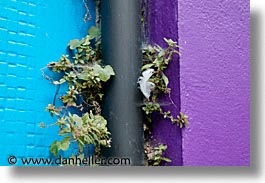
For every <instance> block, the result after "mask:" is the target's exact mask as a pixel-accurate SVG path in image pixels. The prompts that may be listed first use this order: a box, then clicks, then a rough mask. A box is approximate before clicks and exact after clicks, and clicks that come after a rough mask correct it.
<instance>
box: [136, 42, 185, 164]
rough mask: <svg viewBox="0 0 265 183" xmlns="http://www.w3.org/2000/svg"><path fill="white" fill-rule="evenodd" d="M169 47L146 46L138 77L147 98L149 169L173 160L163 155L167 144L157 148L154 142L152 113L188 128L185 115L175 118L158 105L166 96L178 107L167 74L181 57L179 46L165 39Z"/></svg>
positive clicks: (146, 120) (146, 124)
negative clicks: (140, 72)
mask: <svg viewBox="0 0 265 183" xmlns="http://www.w3.org/2000/svg"><path fill="white" fill-rule="evenodd" d="M164 40H165V42H166V43H167V45H168V47H167V48H166V49H163V48H161V47H160V46H159V45H155V46H151V45H148V46H144V47H143V49H142V53H143V66H142V69H141V70H142V76H140V77H139V81H138V83H139V86H140V90H141V92H142V93H143V95H144V101H143V106H142V110H143V111H144V113H145V118H146V119H145V123H144V132H145V154H146V164H147V165H160V163H161V162H162V161H165V162H170V161H171V160H170V159H168V158H166V157H164V156H163V154H164V152H165V151H166V149H167V146H166V145H165V144H154V142H153V141H154V140H153V139H152V133H151V131H152V130H151V128H152V117H151V115H152V114H153V113H159V114H160V115H162V116H163V117H164V118H165V119H169V120H170V121H171V123H172V124H176V125H178V126H179V127H180V128H183V127H184V126H187V125H188V120H187V118H188V117H187V116H186V115H184V114H183V113H182V112H180V114H179V115H178V116H176V117H174V116H173V115H172V114H171V111H164V110H163V109H162V107H161V105H160V104H159V102H158V98H159V96H160V95H161V94H167V95H168V96H169V98H170V101H171V103H172V104H173V105H174V106H175V104H174V102H173V100H172V99H171V96H170V92H171V89H170V88H169V87H168V84H169V79H168V77H167V76H166V74H165V70H166V69H167V68H168V65H169V63H170V62H171V61H172V60H173V56H174V54H178V55H180V53H179V51H178V49H179V46H178V45H177V43H176V42H174V41H172V40H171V39H166V38H164Z"/></svg>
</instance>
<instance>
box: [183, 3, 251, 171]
mask: <svg viewBox="0 0 265 183" xmlns="http://www.w3.org/2000/svg"><path fill="white" fill-rule="evenodd" d="M249 20H250V19H249V1H246V0H239V1H238V0H229V1H220V0H212V1H206V0H198V1H194V0H179V40H180V45H181V46H182V48H183V49H182V56H181V58H180V86H181V110H182V111H183V112H184V113H186V114H187V115H188V116H189V117H190V119H189V122H190V126H189V128H187V129H185V130H184V131H183V163H184V166H215V165H220V166H229V165H231V166H236V165H237V166H247V165H249V163H250V55H249V54H250V45H249V42H250V33H249V27H250V26H249Z"/></svg>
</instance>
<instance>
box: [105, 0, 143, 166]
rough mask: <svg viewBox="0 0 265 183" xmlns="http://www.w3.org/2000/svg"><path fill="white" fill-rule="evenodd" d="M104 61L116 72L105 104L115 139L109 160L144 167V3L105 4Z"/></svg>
mask: <svg viewBox="0 0 265 183" xmlns="http://www.w3.org/2000/svg"><path fill="white" fill-rule="evenodd" d="M101 7H102V9H101V10H102V11H101V13H102V25H101V26H102V46H103V58H104V62H105V63H106V64H110V65H111V66H112V67H113V68H114V70H115V73H116V75H115V77H113V79H112V81H111V82H110V84H109V86H108V87H107V92H106V93H107V94H106V98H105V104H104V110H103V111H104V115H105V116H106V118H107V120H108V124H109V129H110V132H111V134H112V135H111V136H112V147H111V148H110V149H109V150H106V152H105V154H107V156H108V157H122V158H123V157H125V158H130V161H131V165H144V147H143V146H144V145H143V144H144V135H143V117H142V111H141V108H140V105H139V104H140V102H141V95H140V92H139V90H138V88H137V87H138V86H137V80H138V77H139V75H140V68H141V62H142V61H141V50H140V47H141V0H103V1H102V4H101Z"/></svg>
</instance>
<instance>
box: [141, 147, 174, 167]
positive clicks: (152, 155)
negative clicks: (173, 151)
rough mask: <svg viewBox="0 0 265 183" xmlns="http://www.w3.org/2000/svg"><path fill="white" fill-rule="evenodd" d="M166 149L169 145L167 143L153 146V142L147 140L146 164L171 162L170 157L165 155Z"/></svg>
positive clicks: (145, 149) (157, 164) (155, 164)
mask: <svg viewBox="0 0 265 183" xmlns="http://www.w3.org/2000/svg"><path fill="white" fill-rule="evenodd" d="M166 150H167V146H166V145H165V144H159V145H158V146H153V145H152V142H146V143H145V144H144V152H145V154H146V157H147V161H146V166H159V165H161V162H171V160H170V159H168V158H166V157H164V156H163V154H164V152H165V151H166Z"/></svg>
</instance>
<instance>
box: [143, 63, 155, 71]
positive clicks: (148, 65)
mask: <svg viewBox="0 0 265 183" xmlns="http://www.w3.org/2000/svg"><path fill="white" fill-rule="evenodd" d="M154 65H155V64H153V63H152V64H146V65H144V66H143V67H142V71H143V70H146V69H149V68H151V67H153V66H154Z"/></svg>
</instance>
